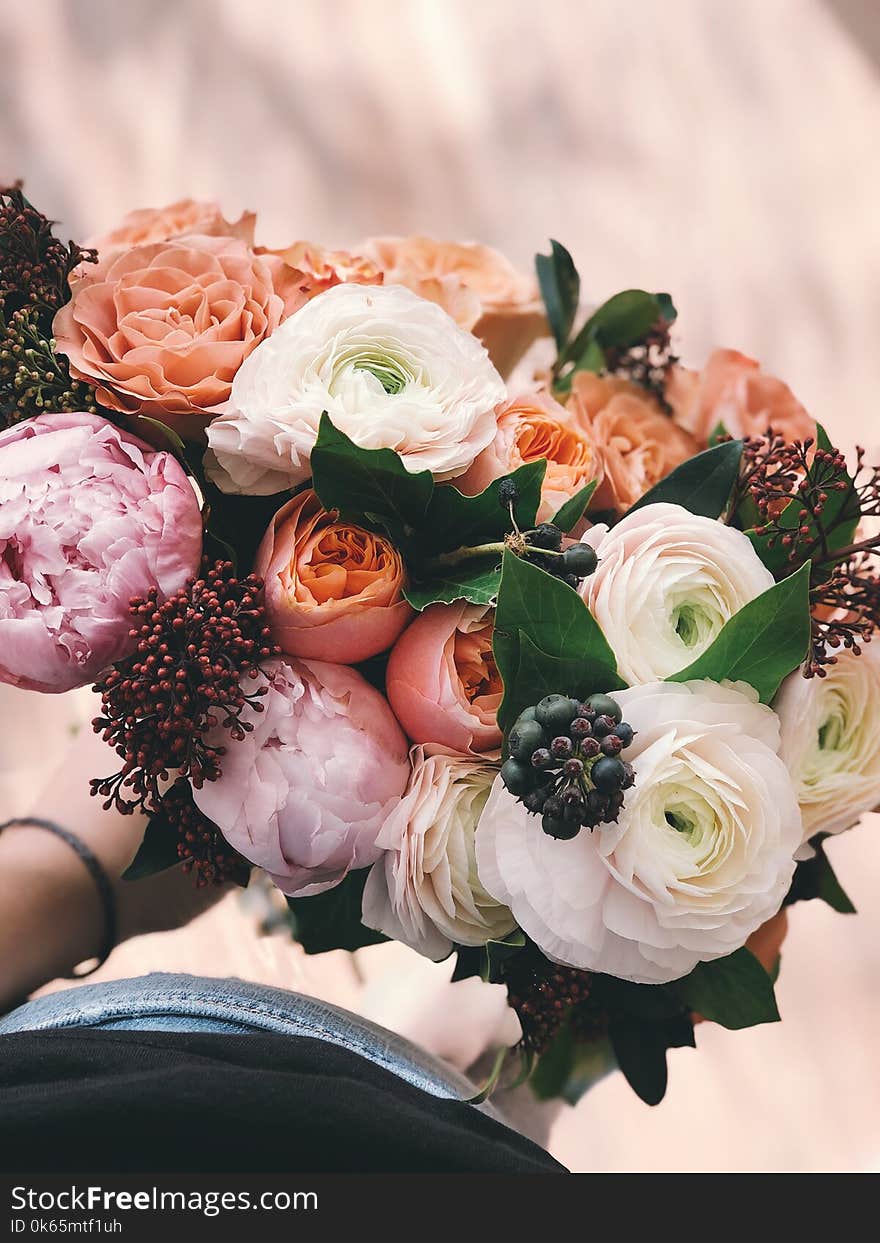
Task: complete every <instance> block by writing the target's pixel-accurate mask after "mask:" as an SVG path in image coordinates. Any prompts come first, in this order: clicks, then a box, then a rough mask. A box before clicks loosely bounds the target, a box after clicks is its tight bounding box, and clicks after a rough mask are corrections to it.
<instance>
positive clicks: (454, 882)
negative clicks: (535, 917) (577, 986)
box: [363, 747, 516, 960]
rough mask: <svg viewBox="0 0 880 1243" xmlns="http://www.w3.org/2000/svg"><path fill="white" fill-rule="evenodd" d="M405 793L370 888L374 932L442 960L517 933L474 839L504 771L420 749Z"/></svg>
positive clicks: (381, 841)
mask: <svg viewBox="0 0 880 1243" xmlns="http://www.w3.org/2000/svg"><path fill="white" fill-rule="evenodd" d="M412 761H413V771H412V776H411V777H410V782H409V785H408V786H407V790H406V793H405V794H404V796H403V798H402V799H401V800H400V803H399V804H398V805H397V807H395V809H394V810H393V811H392V812H391V814H390V815H389V817H388V819H387V820H386V822H385V825H384V826H383V828H382V831H381V832H380V834H379V836H378V838H377V840H376V844H377V845H378V846H380V847H381V848H382V849H383V850H385V851H386V852H387V853H386V854H385V855H384V856H383V857H382V858H381V859H380V860H379V862H378V863H376V864H374V866H373V869H372V871H371V872H370V875H369V877H368V878H367V884H366V888H365V889H364V905H363V918H364V923H365V924H366V925H367V927H369V928H377V929H378V930H379V931H380V932H384V933H385V934H386V936H389V937H393V938H394V939H395V940H397V941H402V942H403V943H404V944H405V945H409V946H411V947H412V948H413V949H415V950H418V951H419V953H420V954H424V955H425V956H426V957H427V958H433V959H435V960H439V959H441V958H445V957H446V956H447V954H449V953H450V951H451V950H452V946H453V943H456V944H458V945H485V943H486V942H487V941H490V940H494V939H497V938H499V937H504V936H506V935H507V933H508V932H512V931H513V929H514V928H515V927H516V922H515V920H514V918H513V916H512V915H511V913H510V911H509V910H508V909H507V908H506V907H505V906H502V905H501V904H499V903H498V902H496V901H495V900H494V899H493V898H492V897H490V895H489V894H488V893H486V891H485V889H484V888H483V886H482V885H481V884H480V881H479V879H478V877H477V864H476V855H475V847H474V838H475V835H476V832H477V825H478V822H479V821H480V816H481V814H482V811H483V808H484V807H485V805H486V799H487V797H488V795H489V790H490V788H491V785H492V781H493V779H494V777H495V775H496V773H497V772H498V765H497V764H491V763H486V762H485V761H482V762H481V761H475V760H474V759H472V758H466V757H464V756H461V755H456V754H455V753H453V752H451V751H446V750H445V749H443V748H438V747H432V748H431V753H430V754H428V753H427V752H426V749H425V748H424V747H413V750H412Z"/></svg>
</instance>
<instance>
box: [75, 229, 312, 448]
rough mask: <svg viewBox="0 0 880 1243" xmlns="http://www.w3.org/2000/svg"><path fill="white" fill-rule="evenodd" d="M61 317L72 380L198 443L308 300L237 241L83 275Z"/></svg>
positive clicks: (156, 246)
mask: <svg viewBox="0 0 880 1243" xmlns="http://www.w3.org/2000/svg"><path fill="white" fill-rule="evenodd" d="M80 273H81V275H79V276H78V278H77V279H76V280H74V281H73V282H72V297H71V300H70V302H68V303H67V305H66V306H63V307H62V308H61V310H60V311H59V312H58V314H57V315H56V316H55V324H54V333H55V337H56V339H57V342H58V349H59V351H60V352H61V353H62V354H66V355H67V357H68V358H69V360H70V370H71V374H72V375H74V376H75V377H76V378H77V379H80V380H87V381H88V382H89V383H91V384H94V385H96V386H97V389H98V398H99V400H100V401H101V402H102V403H103V404H104V405H105V406H109V407H110V408H111V409H113V410H120V411H124V412H127V413H129V414H145V415H150V416H151V417H153V418H156V419H159V420H161V421H162V422H164V423H167V424H168V425H169V426H172V427H173V428H174V429H175V431H177V432H178V433H179V434H180V435H183V436H189V437H194V436H197V435H198V434H199V433H200V432H201V430H202V429H203V428H204V425H205V424H206V423H207V422H208V421H209V420H210V419H211V418H212V417H213V416H214V415H216V414H218V413H220V412H221V411H222V410H223V409H225V406H226V402H227V401H228V399H229V395H230V393H231V391H232V380H233V378H234V376H235V373H236V372H237V371H238V369H239V367H240V366H241V364H242V363H243V362H244V360H245V359H246V358H247V356H248V355H249V354H250V353H251V351H252V350H253V349H254V348H255V347H256V346H257V345H259V344H260V342H261V341H262V340H263V339H264V338H265V337H267V336H268V335H269V334H270V333H271V332H273V331H274V329H275V328H277V326H278V324H280V323H281V321H282V320H283V319H284V318H285V316H287V315H289V314H290V313H291V312H292V311H293V310H295V309H296V308H297V307H298V306H300V305H301V304H302V303H303V301H304V300H305V295H304V294H303V292H302V288H301V286H302V284H303V280H304V278H303V277H302V274H300V273H296V272H295V271H294V269H292V268H289V267H287V265H286V264H284V263H283V262H282V261H281V260H280V259H276V258H273V257H271V256H265V257H263V258H260V257H258V256H256V255H255V254H254V252H253V251H252V250H251V249H250V248H249V247H248V246H247V244H246V243H245V242H243V241H241V240H239V239H238V238H231V237H207V236H192V237H186V238H181V239H179V240H177V241H170V242H156V243H152V244H149V245H144V246H135V247H133V248H132V249H131V250H126V251H123V252H121V253H115V254H113V253H111V254H110V255H107V256H106V257H105V258H103V259H101V260H100V261H99V262H98V263H97V264H96V265H95V266H94V267H83V268H81V269H80Z"/></svg>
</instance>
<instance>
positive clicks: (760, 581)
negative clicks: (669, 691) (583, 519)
mask: <svg viewBox="0 0 880 1243" xmlns="http://www.w3.org/2000/svg"><path fill="white" fill-rule="evenodd" d="M583 539H584V543H587V544H591V545H592V546H593V548H595V550H596V552H597V553H598V556H599V565H598V568H597V569H596V572H595V573H594V574H592V575H591V576H590V577H589V578H586V579H584V583H583V587H582V589H581V593H582V595H583V597H584V599H585V600H586V602H587V605H588V606H589V608H590V611H591V612H592V614H593V616H594V617H595V618H596V620H597V621H598V623H599V625H600V626H601V627H602V630H603V631H604V633H605V637H606V638H607V639H608V642H609V643H610V644H611V646H612V648H613V649H614V654H615V656H616V657H617V667H618V670H619V671H620V676H621V677H622V678H623V680H624V681H625V682H628V683H629V684H630V685H631V686H634V685H638V684H639V683H643V682H653V681H655V680H662V679H663V678H668V677H671V675H672V674H674V673H678V672H680V671H681V670H682V669H686V668H687V667H688V665H690V664H692V662H693V661H695V660H696V659H697V657H698V656H699V655H701V653H702V652H704V651H705V650H706V648H707V647H709V645H710V644H711V643H712V642H713V641H714V639H715V638H716V637H717V635H718V632H719V630H721V628H722V626H723V625H724V624H725V622H727V621H729V620H730V618H731V617H733V615H734V613H738V612H739V610H740V609H741V608H742V607H743V605H745V604H748V602H749V601H750V600H754V598H755V597H756V596H759V595H761V593H762V592H764V591H767V589H768V588H770V587H772V586H773V575H772V574H771V573H770V571H769V570H768V569H766V568H765V566H764V565H763V564H762V563H761V560H760V558H759V557H758V554H757V553H756V552H755V550H754V548H753V547H752V545H751V543H750V542H749V540H748V539H747V538H746V536H745V535H743V533H742V531H737V530H735V529H734V528H733V527H728V526H725V525H724V523H722V522H716V521H715V520H714V519H712V518H701V517H699V516H698V515H696V514H692V513H690V512H689V511H688V510H686V509H683V508H682V507H681V506H680V505H665V504H659V505H646V506H645V507H644V508H643V509H637V510H636V511H635V513H632V514H630V515H629V516H628V517H626V518H623V519H622V520H621V521H620V522H619V523H618V524H617V526H616V527H613V528H612V529H611V530H609V529H608V527H607V526H605V525H604V524H599V525H597V526H594V527H591V528H590V529H589V530H588V531H587V533H586V534H585V535H584V537H583Z"/></svg>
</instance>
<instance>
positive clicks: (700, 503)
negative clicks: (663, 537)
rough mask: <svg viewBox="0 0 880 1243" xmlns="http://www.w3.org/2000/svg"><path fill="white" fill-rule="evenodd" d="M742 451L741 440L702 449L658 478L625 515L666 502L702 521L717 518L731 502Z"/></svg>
mask: <svg viewBox="0 0 880 1243" xmlns="http://www.w3.org/2000/svg"><path fill="white" fill-rule="evenodd" d="M742 450H743V442H742V441H741V440H728V441H725V442H724V443H723V444H720V445H715V446H714V448H711V449H704V450H703V452H702V453H698V454H697V455H696V456H695V457H692V458H688V460H687V461H686V462H682V464H681V466H677V467H676V468H675V470H674V471H672V473H671V474H669V475H667V476H666V478H665V479H661V480H660V482H659V483H657V484H655V485H654V487H653V488H651V490H650V492H646V493H645V495H644V496H643V497H641V498H640V499H639V500H638V501H636V503H635V505H632V506H631V507H630V509H629V510H628V512H629V513H633V512H634V511H635V510H637V509H642V508H643V507H644V506H645V505H657V504H662V503H664V502H665V503H666V504H668V505H682V506H684V508H685V509H687V510H690V512H691V513H692V514H699V515H701V516H702V517H703V518H717V517H718V515H719V514H721V513H723V512H724V509H725V508H726V506H727V503H728V501H729V500H730V494H731V492H732V491H733V485H734V483H736V477H737V475H738V474H739V464H740V460H741V458H742Z"/></svg>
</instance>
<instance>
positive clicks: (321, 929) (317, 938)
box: [287, 868, 388, 954]
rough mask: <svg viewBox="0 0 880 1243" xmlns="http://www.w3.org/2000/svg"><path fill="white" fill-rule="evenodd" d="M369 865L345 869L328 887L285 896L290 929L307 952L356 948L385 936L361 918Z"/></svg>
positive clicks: (375, 943)
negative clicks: (303, 895)
mask: <svg viewBox="0 0 880 1243" xmlns="http://www.w3.org/2000/svg"><path fill="white" fill-rule="evenodd" d="M369 870H370V869H369V868H361V869H360V870H359V871H356V872H349V874H348V875H347V876H346V878H345V880H343V881H341V882H340V883H339V884H338V885H334V887H333V888H332V889H325V890H324V892H323V893H318V894H315V895H314V896H313V897H310V898H288V899H287V905H288V907H289V908H290V916H289V922H290V930H291V933H292V935H293V938H294V940H295V941H299V943H300V945H301V946H302V947H303V949H304V950H305V952H306V953H307V954H325V953H327V952H328V951H329V950H357V949H361V947H362V946H364V945H378V944H380V942H382V941H387V940H388V938H387V937H386V936H385V935H384V934H383V933H381V932H375V931H374V930H373V929H372V928H367V927H365V925H364V924H363V923H362V922H361V906H362V903H363V896H364V886H365V885H366V883H367V876H368V874H369Z"/></svg>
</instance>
